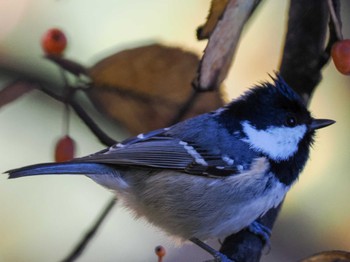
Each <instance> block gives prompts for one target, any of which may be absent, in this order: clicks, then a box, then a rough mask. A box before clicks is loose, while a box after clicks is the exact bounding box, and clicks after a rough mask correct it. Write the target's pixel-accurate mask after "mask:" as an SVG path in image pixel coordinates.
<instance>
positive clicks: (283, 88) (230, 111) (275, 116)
mask: <svg viewBox="0 0 350 262" xmlns="http://www.w3.org/2000/svg"><path fill="white" fill-rule="evenodd" d="M272 79H273V82H272V83H269V82H265V83H262V84H260V85H258V86H255V87H253V88H251V89H250V90H248V91H247V92H246V93H245V94H243V95H242V96H241V97H239V98H238V99H236V100H234V101H233V102H231V103H230V104H228V105H227V107H226V110H225V111H223V112H222V114H221V116H220V118H221V120H219V121H220V122H222V123H223V124H224V125H225V127H226V128H227V129H228V130H229V131H236V130H237V129H239V128H240V126H241V125H240V122H241V121H249V122H250V123H251V124H252V125H254V126H255V127H256V128H257V129H266V128H267V127H269V126H283V125H285V124H286V119H287V118H288V117H290V116H293V117H295V118H296V120H297V121H298V124H302V123H309V122H310V121H311V116H310V113H309V111H308V110H307V108H306V107H305V105H304V103H303V101H302V99H301V97H300V96H299V95H298V94H297V93H296V92H295V91H294V90H293V89H292V88H291V87H290V86H289V85H288V84H287V83H286V82H285V81H284V79H283V78H282V77H281V76H280V75H276V77H275V78H272Z"/></svg>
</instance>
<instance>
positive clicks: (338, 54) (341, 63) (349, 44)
mask: <svg viewBox="0 0 350 262" xmlns="http://www.w3.org/2000/svg"><path fill="white" fill-rule="evenodd" d="M331 55H332V58H333V62H334V65H335V67H336V68H337V69H338V71H339V72H340V73H342V74H344V75H350V39H345V40H341V41H338V42H336V43H335V44H334V45H333V46H332V50H331Z"/></svg>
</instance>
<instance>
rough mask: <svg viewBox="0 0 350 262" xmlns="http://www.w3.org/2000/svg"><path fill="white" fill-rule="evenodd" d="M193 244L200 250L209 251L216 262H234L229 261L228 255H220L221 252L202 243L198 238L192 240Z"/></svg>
mask: <svg viewBox="0 0 350 262" xmlns="http://www.w3.org/2000/svg"><path fill="white" fill-rule="evenodd" d="M190 241H191V242H193V243H195V244H196V245H197V246H199V247H200V248H202V249H204V250H205V251H207V252H208V253H209V254H211V255H212V256H213V257H214V260H211V261H215V262H234V261H232V260H231V259H229V258H228V257H227V256H226V255H224V254H222V253H220V252H219V251H217V250H215V249H214V248H212V247H211V246H209V245H207V244H205V243H204V242H202V241H200V240H199V239H198V238H191V239H190Z"/></svg>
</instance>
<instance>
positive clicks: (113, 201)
mask: <svg viewBox="0 0 350 262" xmlns="http://www.w3.org/2000/svg"><path fill="white" fill-rule="evenodd" d="M116 202H117V200H116V198H112V199H111V200H110V201H109V202H108V204H107V206H106V207H105V208H104V209H103V212H102V213H101V215H100V216H99V218H98V219H97V221H96V222H95V223H94V224H93V227H92V228H91V229H90V230H89V231H88V232H87V233H86V235H85V236H84V237H83V238H82V240H81V241H79V243H78V245H77V246H76V247H75V248H74V249H73V251H72V252H71V253H70V254H69V255H68V256H67V257H66V258H65V259H63V260H62V262H72V261H74V260H76V259H77V258H78V257H79V256H80V255H81V254H82V252H83V251H84V249H85V248H86V246H87V244H88V243H89V242H90V240H91V239H92V238H93V237H94V235H95V233H96V232H97V230H98V229H99V227H100V225H101V224H102V222H103V221H104V220H105V218H106V217H107V215H108V213H109V212H110V211H111V210H112V208H113V207H114V205H115V204H116Z"/></svg>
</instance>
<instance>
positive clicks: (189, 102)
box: [169, 90, 200, 125]
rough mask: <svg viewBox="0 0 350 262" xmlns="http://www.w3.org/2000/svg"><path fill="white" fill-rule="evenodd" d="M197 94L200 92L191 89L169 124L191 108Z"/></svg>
mask: <svg viewBox="0 0 350 262" xmlns="http://www.w3.org/2000/svg"><path fill="white" fill-rule="evenodd" d="M199 94H200V92H199V91H197V90H193V91H192V93H191V94H190V96H189V97H188V99H187V100H186V101H185V102H184V103H183V105H182V106H181V108H180V109H179V111H178V112H177V114H176V115H175V116H174V118H173V119H172V120H171V121H170V123H169V125H173V124H176V123H177V122H179V121H180V120H181V119H182V118H183V117H184V116H185V115H186V114H187V112H188V111H189V110H190V109H191V108H192V106H193V105H194V103H195V102H196V100H197V98H198V97H199Z"/></svg>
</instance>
